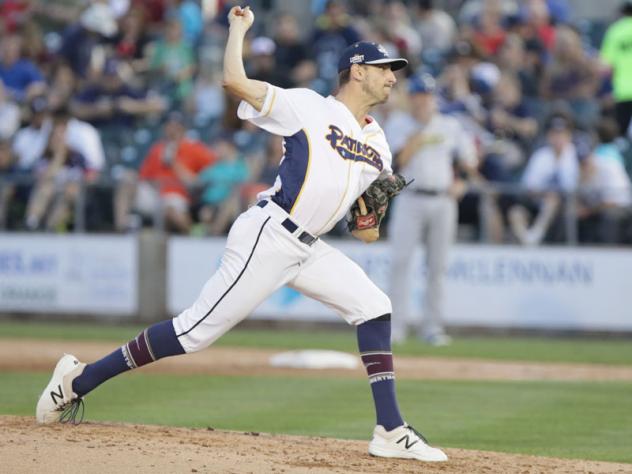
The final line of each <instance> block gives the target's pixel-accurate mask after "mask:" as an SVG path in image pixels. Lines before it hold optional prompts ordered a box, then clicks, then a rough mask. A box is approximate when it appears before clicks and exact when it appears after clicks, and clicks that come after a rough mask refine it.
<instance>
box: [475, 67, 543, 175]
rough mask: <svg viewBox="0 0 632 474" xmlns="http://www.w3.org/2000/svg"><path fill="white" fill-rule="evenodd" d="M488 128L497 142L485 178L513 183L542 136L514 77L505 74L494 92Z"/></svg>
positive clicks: (494, 143)
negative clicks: (514, 175) (533, 145)
mask: <svg viewBox="0 0 632 474" xmlns="http://www.w3.org/2000/svg"><path fill="white" fill-rule="evenodd" d="M486 128H487V130H489V131H490V132H491V133H492V134H493V135H494V137H495V140H494V142H493V146H492V147H491V148H490V149H488V150H486V151H487V153H488V157H487V159H486V160H485V164H484V165H483V174H484V175H485V176H486V177H487V179H489V180H491V181H504V182H507V181H510V180H511V176H512V174H513V172H514V171H516V170H517V169H518V168H519V167H520V166H522V164H523V163H524V161H525V153H526V151H527V150H530V148H531V144H532V142H533V140H534V139H535V137H536V135H537V133H538V123H537V121H536V120H535V118H534V117H533V114H532V113H531V111H530V109H529V106H528V104H527V103H526V102H525V101H524V100H523V98H522V93H521V90H520V84H519V82H518V80H517V79H516V78H515V77H514V76H512V75H510V74H503V75H502V76H501V77H500V80H499V82H498V84H497V85H496V87H495V89H494V92H493V94H492V102H491V104H490V106H489V108H488V115H487V120H486ZM489 155H492V156H493V157H494V158H493V159H492V157H491V156H489ZM492 161H493V165H495V166H492Z"/></svg>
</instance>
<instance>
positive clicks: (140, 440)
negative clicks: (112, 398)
mask: <svg viewBox="0 0 632 474" xmlns="http://www.w3.org/2000/svg"><path fill="white" fill-rule="evenodd" d="M366 449H367V443H366V441H348V440H337V439H329V438H307V437H299V436H280V435H279V436H277V435H269V434H259V433H238V432H231V431H211V430H204V429H185V428H171V427H162V426H146V425H128V424H125V425H124V424H93V423H85V424H82V425H79V426H67V425H51V426H40V425H37V424H36V423H35V420H34V419H33V418H27V417H15V416H3V417H0V460H1V463H0V466H1V467H0V471H2V472H7V473H40V472H46V473H47V474H54V473H64V474H71V473H82V474H83V473H86V472H95V473H132V472H133V473H189V472H200V473H253V474H261V473H310V474H321V473H380V474H386V473H412V472H424V473H426V472H427V473H436V472H439V473H460V474H462V473H468V474H475V473H486V474H488V473H503V474H504V473H521V474H526V473H562V472H563V473H573V474H575V473H624V472H628V473H629V472H632V466H631V465H626V464H616V463H606V462H593V461H579V460H566V459H554V458H540V457H535V456H524V455H512V454H504V453H492V452H481V451H470V450H462V449H447V450H446V451H447V454H448V456H449V457H450V460H449V461H448V462H447V463H440V464H429V463H420V462H418V461H407V460H406V461H405V460H390V459H377V458H371V457H370V456H369V455H368V454H367V453H366Z"/></svg>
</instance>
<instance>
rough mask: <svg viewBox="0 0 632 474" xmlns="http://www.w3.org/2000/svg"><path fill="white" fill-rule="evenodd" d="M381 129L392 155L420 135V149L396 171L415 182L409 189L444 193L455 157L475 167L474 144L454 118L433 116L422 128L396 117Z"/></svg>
mask: <svg viewBox="0 0 632 474" xmlns="http://www.w3.org/2000/svg"><path fill="white" fill-rule="evenodd" d="M385 129H386V133H387V137H388V140H389V143H390V144H391V147H392V150H393V152H394V153H398V152H399V151H400V150H401V149H402V148H403V147H404V145H405V144H406V141H407V140H408V139H409V138H410V137H411V136H412V135H414V134H416V133H418V132H420V131H421V132H422V133H423V135H424V142H423V145H422V146H421V147H420V148H419V150H418V151H417V152H416V153H415V154H414V155H413V156H412V158H411V159H410V161H409V162H408V164H407V165H406V166H405V167H404V168H403V169H402V170H400V171H401V173H402V174H403V175H404V176H405V177H406V179H411V178H414V179H415V181H414V183H413V184H412V187H413V188H423V189H428V190H435V191H446V190H447V189H448V188H449V187H450V185H451V184H452V181H453V179H454V173H453V170H452V163H453V161H454V158H455V157H456V158H457V159H458V160H459V161H461V162H462V163H467V164H470V165H472V166H475V165H476V147H475V144H474V140H473V139H472V136H471V135H470V134H469V133H468V132H466V131H465V130H464V129H463V127H462V126H461V124H460V123H459V121H458V120H456V119H455V118H454V117H450V116H448V115H443V114H439V113H437V114H435V115H434V116H433V117H432V119H431V120H430V122H429V123H428V124H427V125H426V126H423V125H422V124H420V123H419V122H417V121H416V120H415V119H414V118H413V117H411V116H410V115H409V114H405V113H398V114H393V116H392V117H391V118H390V119H389V120H388V122H387V124H386V126H385Z"/></svg>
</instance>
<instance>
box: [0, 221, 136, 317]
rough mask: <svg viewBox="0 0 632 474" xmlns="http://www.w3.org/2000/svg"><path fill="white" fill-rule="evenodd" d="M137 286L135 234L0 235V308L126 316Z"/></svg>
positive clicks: (133, 309)
mask: <svg viewBox="0 0 632 474" xmlns="http://www.w3.org/2000/svg"><path fill="white" fill-rule="evenodd" d="M137 286H138V241H137V239H136V238H135V237H132V236H93V235H90V236H88V235H49V234H47V235H44V234H13V233H12V234H1V235H0V311H7V312H46V313H79V314H81V313H86V314H106V315H116V316H131V315H133V314H135V313H136V312H137V309H138V296H137V295H138V288H137Z"/></svg>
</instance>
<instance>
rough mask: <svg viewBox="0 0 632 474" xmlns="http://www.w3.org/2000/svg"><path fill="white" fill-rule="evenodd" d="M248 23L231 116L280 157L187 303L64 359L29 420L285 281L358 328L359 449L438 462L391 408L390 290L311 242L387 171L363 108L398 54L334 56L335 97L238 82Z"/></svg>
mask: <svg viewBox="0 0 632 474" xmlns="http://www.w3.org/2000/svg"><path fill="white" fill-rule="evenodd" d="M253 21H254V15H253V13H252V12H251V11H250V9H249V8H248V7H246V8H245V9H241V8H240V7H233V8H232V9H231V11H230V14H229V23H230V32H229V36H228V42H227V45H226V51H225V56H224V86H225V87H226V89H228V91H229V92H231V93H233V94H234V95H236V96H238V97H239V98H241V99H242V102H241V104H240V106H239V110H238V115H239V117H240V118H242V119H245V120H250V121H251V122H252V123H254V124H256V125H257V126H259V127H261V128H263V129H265V130H267V131H269V132H271V133H273V134H277V135H282V136H283V137H284V149H285V153H284V158H283V160H282V161H281V164H280V167H279V174H278V177H277V179H276V182H275V184H274V186H273V187H272V188H270V189H269V190H267V191H265V192H263V193H261V194H260V195H259V196H258V197H259V202H258V203H257V205H255V206H253V207H251V208H250V209H249V210H247V211H246V212H244V213H243V214H242V215H241V216H239V217H238V218H237V220H236V221H235V223H234V224H233V226H232V228H231V230H230V232H229V234H228V240H227V242H226V249H225V251H224V254H223V256H222V260H221V263H220V268H219V269H218V271H217V272H216V273H215V274H214V275H213V276H212V277H211V278H210V279H209V280H208V282H207V283H206V284H205V285H204V288H203V289H202V292H201V294H200V296H199V298H198V299H197V300H196V301H195V302H194V303H193V305H192V306H191V307H190V308H188V309H186V310H185V311H183V312H182V313H181V314H179V315H178V316H177V317H176V318H174V319H173V320H167V321H163V322H161V323H158V324H155V325H153V326H151V327H149V328H147V329H146V330H144V331H143V332H142V333H140V334H139V335H138V336H137V337H136V338H135V339H134V340H132V341H130V342H129V343H127V344H125V345H123V346H122V347H120V348H118V349H116V350H115V351H114V352H112V353H111V354H110V355H108V356H106V357H104V358H103V359H101V360H99V361H97V362H95V363H92V364H89V365H85V364H82V363H80V362H79V361H78V360H77V359H76V358H75V357H74V356H71V355H66V356H64V357H63V358H62V359H61V360H60V361H59V362H58V364H57V367H56V368H55V371H54V373H53V377H52V379H51V381H50V383H49V385H48V386H47V387H46V389H45V390H44V392H43V394H42V396H41V397H40V400H39V402H38V405H37V419H38V421H39V422H42V423H47V422H54V421H57V420H59V419H60V418H63V417H65V416H66V415H64V413H67V412H65V410H70V416H71V417H72V415H73V411H75V410H76V409H77V407H78V406H80V405H79V404H80V400H81V399H82V397H83V396H84V395H86V394H87V393H88V392H90V391H91V390H93V389H94V388H96V387H97V386H98V385H99V384H101V383H103V382H104V381H106V380H107V379H109V378H110V377H113V376H115V375H117V374H119V373H121V372H124V371H126V370H129V369H133V368H136V367H140V366H142V365H145V364H148V363H150V362H153V361H155V360H157V359H160V358H162V357H167V356H172V355H178V354H183V353H185V352H194V351H198V350H201V349H203V348H205V347H207V346H208V345H210V344H211V343H212V342H214V341H215V340H216V339H217V338H219V337H220V336H221V335H222V334H224V333H225V332H227V331H228V330H229V329H230V328H232V327H233V326H234V325H235V324H237V323H238V322H239V321H241V320H242V319H244V318H245V317H246V316H248V315H249V314H250V313H251V312H252V310H253V309H254V308H255V307H256V306H257V305H258V304H259V303H261V302H262V301H263V300H264V299H265V298H267V297H268V296H269V295H270V294H271V293H273V292H274V291H275V290H277V289H278V288H279V287H281V286H283V285H286V284H287V285H289V286H291V287H292V288H295V289H297V290H299V291H301V292H302V293H304V294H306V295H308V296H311V297H313V298H315V299H317V300H319V301H321V302H322V303H324V304H326V305H328V306H330V307H331V308H333V309H334V310H336V311H337V312H338V314H340V315H341V316H342V317H343V318H344V319H345V320H346V321H347V322H348V323H350V324H354V325H356V326H357V337H358V347H359V349H360V352H361V356H362V360H363V362H364V363H365V366H366V368H367V372H368V375H369V381H370V385H371V389H372V393H373V398H374V402H375V409H376V414H377V426H376V427H375V430H374V434H373V439H372V441H371V443H370V444H369V452H370V453H371V454H373V455H375V456H383V457H401V458H414V459H419V460H424V461H444V460H446V459H447V457H446V455H445V454H444V453H443V452H442V451H441V450H439V449H437V448H433V447H431V446H429V445H428V444H427V443H426V442H425V440H424V438H423V437H422V436H421V435H420V434H419V433H418V432H417V431H415V430H414V429H413V428H412V427H410V426H409V425H407V424H405V423H404V421H403V419H402V417H401V415H400V413H399V408H398V406H397V400H396V397H395V380H394V373H393V360H392V354H391V348H390V336H391V334H390V313H391V304H390V301H389V299H388V297H387V296H386V295H385V294H384V293H383V292H382V291H381V290H379V289H378V288H377V286H375V284H374V283H373V282H371V281H370V280H369V278H368V277H367V275H366V274H365V273H364V272H363V271H362V269H361V268H360V267H359V266H358V265H357V264H355V263H354V262H353V261H351V260H350V259H349V258H348V257H346V256H345V255H344V254H342V253H341V252H340V251H338V250H336V249H334V248H332V247H330V246H329V245H327V244H326V243H325V242H323V241H322V240H321V239H319V238H318V237H319V236H320V235H322V234H324V233H326V232H327V231H329V230H330V229H331V228H332V227H333V226H334V225H335V224H336V223H337V222H338V221H339V220H340V219H341V218H342V217H344V215H345V214H346V212H347V210H348V209H349V208H350V206H351V205H352V204H353V203H354V202H355V201H356V199H357V198H358V197H359V196H360V195H361V194H362V193H363V192H364V191H365V190H366V189H367V188H368V187H369V186H370V185H371V183H372V182H373V181H375V180H376V179H378V178H380V177H382V178H383V177H384V175H390V174H391V153H390V151H389V148H388V145H387V143H386V139H385V136H384V133H383V132H382V129H381V128H380V127H379V125H378V124H377V123H376V122H375V121H374V120H373V119H371V118H370V117H369V116H367V113H368V111H369V109H370V108H371V107H372V106H373V105H376V104H379V103H382V102H385V101H386V100H387V99H388V96H389V94H390V91H391V89H392V87H393V86H394V84H395V82H396V78H395V75H394V74H393V72H392V70H395V69H400V68H402V67H404V66H405V65H406V61H405V60H403V59H394V58H389V57H388V55H387V54H386V51H385V50H384V48H383V47H381V46H380V45H377V44H375V43H356V44H354V45H352V46H350V47H349V48H347V49H346V50H345V51H344V52H343V54H342V56H341V58H340V62H339V65H338V70H339V71H340V90H339V92H338V94H337V96H336V97H333V96H329V97H327V98H323V97H322V96H320V95H318V94H317V93H315V92H313V91H311V90H308V89H287V90H286V89H281V88H278V87H275V86H272V85H270V84H267V83H265V82H260V81H254V80H251V79H248V77H247V76H246V74H245V72H244V65H243V60H242V48H243V41H244V36H245V34H246V32H247V31H248V29H249V28H250V26H251V25H252V22H253ZM385 179H388V178H385Z"/></svg>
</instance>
